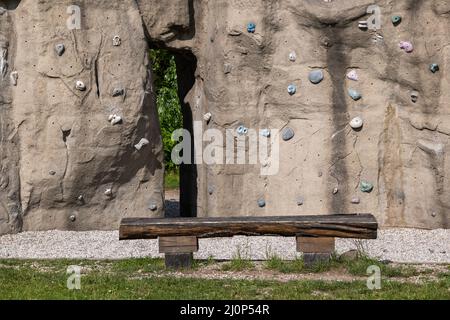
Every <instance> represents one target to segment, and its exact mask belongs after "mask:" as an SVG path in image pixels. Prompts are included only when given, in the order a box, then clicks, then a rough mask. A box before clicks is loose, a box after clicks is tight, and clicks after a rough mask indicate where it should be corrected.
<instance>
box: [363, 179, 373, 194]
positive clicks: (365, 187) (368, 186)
mask: <svg viewBox="0 0 450 320" xmlns="http://www.w3.org/2000/svg"><path fill="white" fill-rule="evenodd" d="M360 189H361V191H362V192H367V193H370V192H372V190H373V184H371V183H370V182H367V181H361V186H360Z"/></svg>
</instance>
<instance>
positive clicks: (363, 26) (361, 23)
mask: <svg viewBox="0 0 450 320" xmlns="http://www.w3.org/2000/svg"><path fill="white" fill-rule="evenodd" d="M358 28H360V29H363V30H366V29H367V21H358Z"/></svg>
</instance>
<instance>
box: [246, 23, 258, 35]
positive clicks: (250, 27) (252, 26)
mask: <svg viewBox="0 0 450 320" xmlns="http://www.w3.org/2000/svg"><path fill="white" fill-rule="evenodd" d="M255 31H256V24H255V23H253V22H249V23H248V24H247V32H249V33H255Z"/></svg>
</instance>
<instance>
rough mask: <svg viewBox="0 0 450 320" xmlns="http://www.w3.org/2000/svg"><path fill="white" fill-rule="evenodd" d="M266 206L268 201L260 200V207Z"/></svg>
mask: <svg viewBox="0 0 450 320" xmlns="http://www.w3.org/2000/svg"><path fill="white" fill-rule="evenodd" d="M265 206H266V201H265V200H264V199H259V200H258V207H260V208H264V207H265Z"/></svg>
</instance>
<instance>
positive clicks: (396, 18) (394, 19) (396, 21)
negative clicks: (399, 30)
mask: <svg viewBox="0 0 450 320" xmlns="http://www.w3.org/2000/svg"><path fill="white" fill-rule="evenodd" d="M400 22H402V17H401V16H392V24H393V25H394V26H397V25H399V24H400Z"/></svg>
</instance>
